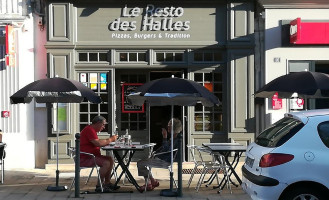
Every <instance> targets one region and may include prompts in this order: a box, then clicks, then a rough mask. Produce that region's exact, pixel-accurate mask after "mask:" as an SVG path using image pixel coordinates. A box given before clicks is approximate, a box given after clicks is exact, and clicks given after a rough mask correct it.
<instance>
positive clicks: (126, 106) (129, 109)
mask: <svg viewBox="0 0 329 200" xmlns="http://www.w3.org/2000/svg"><path fill="white" fill-rule="evenodd" d="M141 85H143V84H142V83H124V84H122V113H143V112H144V104H143V105H142V106H136V105H132V104H130V103H129V101H128V99H127V96H128V95H129V94H130V93H132V92H134V91H135V90H136V88H138V87H139V86H141Z"/></svg>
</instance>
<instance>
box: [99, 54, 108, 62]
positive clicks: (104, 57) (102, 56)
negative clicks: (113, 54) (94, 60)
mask: <svg viewBox="0 0 329 200" xmlns="http://www.w3.org/2000/svg"><path fill="white" fill-rule="evenodd" d="M99 61H107V53H99Z"/></svg>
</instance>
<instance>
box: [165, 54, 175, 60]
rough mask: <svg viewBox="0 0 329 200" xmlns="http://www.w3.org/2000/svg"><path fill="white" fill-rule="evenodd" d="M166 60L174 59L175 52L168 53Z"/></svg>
mask: <svg viewBox="0 0 329 200" xmlns="http://www.w3.org/2000/svg"><path fill="white" fill-rule="evenodd" d="M166 61H167V62H172V61H174V54H173V53H166Z"/></svg>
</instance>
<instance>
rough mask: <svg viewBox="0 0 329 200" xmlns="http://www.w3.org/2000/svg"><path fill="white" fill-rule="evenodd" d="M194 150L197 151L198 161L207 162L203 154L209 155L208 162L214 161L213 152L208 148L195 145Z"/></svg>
mask: <svg viewBox="0 0 329 200" xmlns="http://www.w3.org/2000/svg"><path fill="white" fill-rule="evenodd" d="M196 150H197V151H198V156H199V158H200V161H201V162H202V163H206V162H209V160H205V156H206V155H210V156H211V161H210V162H215V159H214V157H213V154H212V152H211V150H209V149H208V148H206V147H202V146H197V147H196Z"/></svg>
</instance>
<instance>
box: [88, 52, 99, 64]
mask: <svg viewBox="0 0 329 200" xmlns="http://www.w3.org/2000/svg"><path fill="white" fill-rule="evenodd" d="M89 61H94V62H96V61H98V54H97V53H89Z"/></svg>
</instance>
